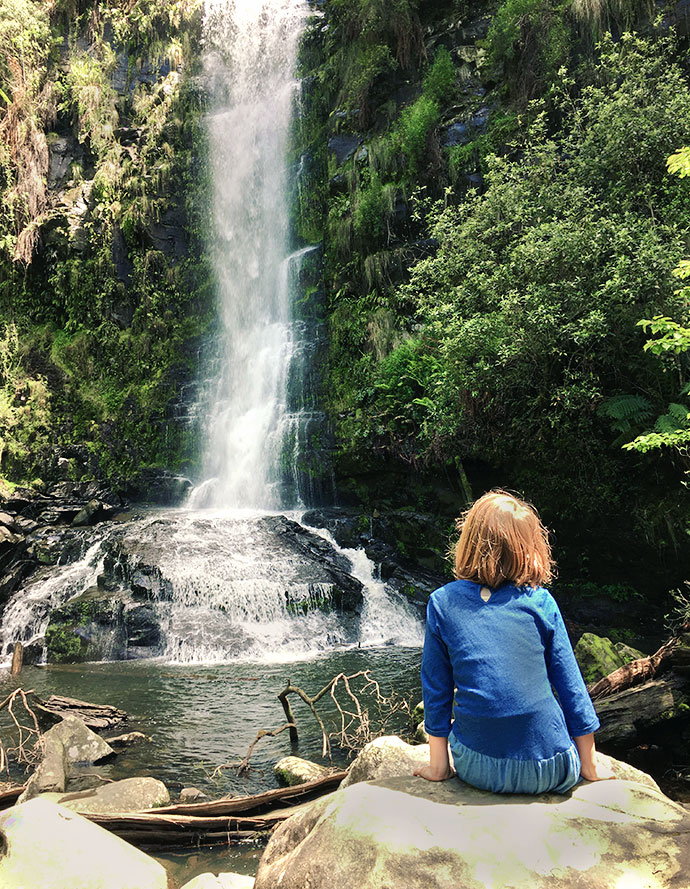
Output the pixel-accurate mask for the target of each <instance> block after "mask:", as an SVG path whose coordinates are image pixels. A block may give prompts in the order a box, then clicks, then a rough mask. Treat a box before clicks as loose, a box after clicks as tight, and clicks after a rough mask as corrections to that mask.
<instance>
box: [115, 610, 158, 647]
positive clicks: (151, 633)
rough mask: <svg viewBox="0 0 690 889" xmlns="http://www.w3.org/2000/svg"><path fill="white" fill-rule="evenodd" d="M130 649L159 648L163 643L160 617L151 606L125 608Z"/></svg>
mask: <svg viewBox="0 0 690 889" xmlns="http://www.w3.org/2000/svg"><path fill="white" fill-rule="evenodd" d="M124 617H125V631H126V634H127V647H128V648H132V647H134V648H138V649H141V648H157V647H158V646H159V645H160V642H161V627H160V623H159V618H158V615H157V614H156V612H155V610H154V609H153V608H152V607H151V606H150V605H142V604H140V603H136V602H135V603H133V604H131V605H129V606H127V607H126V608H125V615H124Z"/></svg>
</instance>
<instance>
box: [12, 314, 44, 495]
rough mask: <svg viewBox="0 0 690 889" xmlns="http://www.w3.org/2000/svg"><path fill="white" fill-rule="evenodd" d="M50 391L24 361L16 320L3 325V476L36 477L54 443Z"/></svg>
mask: <svg viewBox="0 0 690 889" xmlns="http://www.w3.org/2000/svg"><path fill="white" fill-rule="evenodd" d="M50 421H51V410H50V393H49V390H48V386H47V384H46V380H45V379H44V378H43V377H41V376H40V375H38V374H32V373H30V372H29V371H27V369H26V368H25V366H24V364H23V361H22V353H21V344H20V336H19V331H18V329H17V326H16V325H15V324H14V323H9V324H3V325H2V326H0V477H2V476H8V477H10V478H11V477H13V476H14V477H15V478H16V477H19V478H21V479H22V480H24V481H28V480H29V479H30V478H33V476H34V474H35V473H36V472H37V471H39V470H40V467H41V459H42V456H41V452H44V451H45V450H46V449H47V448H48V447H49V445H50V438H49V427H50Z"/></svg>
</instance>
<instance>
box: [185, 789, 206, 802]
mask: <svg viewBox="0 0 690 889" xmlns="http://www.w3.org/2000/svg"><path fill="white" fill-rule="evenodd" d="M206 798H207V797H206V794H205V793H203V792H202V791H201V790H199V788H198V787H184V788H183V789H182V790H181V791H180V802H181V803H196V802H198V801H199V800H204V799H206Z"/></svg>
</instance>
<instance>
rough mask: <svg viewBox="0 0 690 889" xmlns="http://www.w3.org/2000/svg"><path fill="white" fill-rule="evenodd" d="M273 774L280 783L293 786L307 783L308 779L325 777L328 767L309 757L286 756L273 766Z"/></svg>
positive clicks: (313, 779)
mask: <svg viewBox="0 0 690 889" xmlns="http://www.w3.org/2000/svg"><path fill="white" fill-rule="evenodd" d="M273 774H274V775H275V776H276V778H277V779H278V783H279V784H282V785H284V786H288V787H292V786H293V785H294V784H306V783H307V781H315V780H316V779H317V778H323V777H324V775H327V774H328V769H327V768H326V767H325V766H322V765H318V763H315V762H309V760H307V759H300V757H299V756H284V757H283V758H282V759H279V760H278V762H277V763H276V764H275V765H274V766H273Z"/></svg>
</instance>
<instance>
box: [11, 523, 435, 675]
mask: <svg viewBox="0 0 690 889" xmlns="http://www.w3.org/2000/svg"><path fill="white" fill-rule="evenodd" d="M299 518H300V516H299V514H292V515H291V516H290V517H286V516H284V515H280V514H273V515H270V514H267V513H262V512H255V511H248V510H244V511H239V510H237V511H230V512H229V511H223V512H217V511H216V512H214V511H211V510H204V511H201V512H192V511H189V510H177V511H171V512H154V513H152V514H150V515H148V516H145V517H138V518H136V517H135V518H133V519H131V520H130V521H128V522H126V523H122V524H116V525H110V526H108V525H102V526H100V527H99V529H98V530H97V533H96V534H95V535H93V531H91V532H89V533H90V534H91V535H93V538H92V542H91V544H90V545H89V546H88V548H87V549H86V550H85V552H84V554H83V556H82V558H80V559H79V560H78V561H76V562H74V563H72V564H70V565H55V566H52V567H49V568H45V569H43V570H42V571H41V572H39V573H38V574H37V575H35V576H34V577H33V578H32V579H31V581H30V582H29V583H28V584H27V585H26V586H25V588H24V589H23V590H21V591H19V592H18V593H17V594H15V596H14V597H13V598H12V599H11V600H10V602H9V603H8V605H7V607H6V609H5V612H4V615H3V620H2V624H1V625H0V652H2V655H3V656H4V659H5V661H8V659H9V658H10V656H11V652H12V648H13V646H14V643H15V642H16V641H21V642H22V643H23V644H24V645H25V646H28V645H31V644H39V645H41V644H42V643H43V638H44V636H45V633H46V629H47V627H48V624H49V620H50V615H51V612H53V611H55V610H56V609H60V608H61V607H62V606H64V605H65V604H67V603H72V602H89V601H91V600H93V599H94V598H96V599H99V598H100V599H104V600H107V601H111V600H112V601H115V602H118V601H120V600H121V601H123V602H124V614H125V617H124V618H120V619H118V620H120V623H121V621H122V619H124V620H126V613H127V610H128V609H129V610H131V609H136V607H137V601H136V599H137V596H141V590H142V589H144V588H145V590H146V595H145V599H146V603H147V607H150V608H151V609H153V611H154V612H155V616H156V621H157V623H158V624H159V625H160V630H161V645H160V648H159V650H158V651H157V654H159V655H162V656H163V658H164V660H165V661H166V662H168V663H187V664H195V663H196V664H202V663H203V664H210V663H219V664H220V663H232V662H235V661H251V662H255V663H256V662H261V663H272V662H281V663H283V662H287V661H296V660H300V661H304V660H308V659H310V658H312V657H314V656H317V655H320V654H323V653H325V652H330V651H334V650H347V649H349V648H359V647H376V646H381V645H385V644H393V643H394V644H397V645H402V646H411V647H416V646H419V645H420V644H421V642H422V635H423V634H422V625H421V621H420V620H419V618H418V616H417V615H416V614H415V613H414V612H413V611H412V609H411V608H410V606H408V605H407V603H406V602H404V601H403V600H402V599H400V598H399V597H395V596H392V595H390V594H389V593H388V592H387V591H386V589H385V585H384V584H383V583H382V582H381V581H379V580H377V579H376V578H375V570H374V569H375V566H374V564H373V563H372V562H371V561H370V560H369V559H368V558H367V556H366V554H365V553H364V552H363V551H362V550H352V549H342V548H341V547H339V546H338V545H337V544H336V543H335V541H334V540H333V538H332V537H331V536H330V534H329V533H328V532H327V531H321V530H317V529H308V528H306V529H305V527H304V526H302V525H300V524H299V523H298V522H297V521H296V520H298V519H299ZM299 529H301V531H300V530H299ZM286 531H287V532H289V533H293V532H294V533H302V532H305V533H306V534H307V535H309V536H308V537H307V544H308V546H311V547H312V548H313V540H314V539H316V540H318V539H319V538H322V539H324V540H326V541H327V544H328V546H327V549H326V555H327V556H328V554H329V553H330V554H331V555H332V558H333V560H334V561H335V562H337V563H338V564H339V565H342V566H344V568H345V569H346V570H348V573H349V574H350V575H351V576H352V577H353V578H355V580H356V581H359V582H360V583H361V585H362V596H361V605H358V606H356V607H354V608H348V609H346V610H345V611H343V610H342V609H340V608H339V607H338V602H337V601H336V600H335V598H334V597H335V596H336V595H339V594H340V591H338V592H337V593H336V588H335V587H334V585H333V579H332V576H331V575H330V574H329V573H328V570H327V568H324V567H322V566H321V565H320V564H319V561H318V559H317V560H313V559H309V558H306V557H304V556H301V555H300V553H299V552H296V551H295V549H294V548H293V547H292V546H291V545H289V544H286V543H285V541H284V535H285V532H286ZM312 534H313V537H312V536H311V535H312ZM106 565H107V567H105V566H106ZM104 570H105V571H106V573H107V572H109V574H108V575H107V576H108V579H107V581H106V583H105V585H106V586H108V590H103V588H102V587H103V583H104V582H103V577H104ZM113 578H115V579H119V583H118V584H117V586H118V587H119V588H113V587H114V586H115V584H114V582H113ZM137 590H138V591H139V593H138V594H137V593H136V591H137ZM133 592H134V597H133V595H132V594H133ZM97 624H98V622H97V621H96V630H94V622H93V621H91V622H89V623H88V627H86V626H85V627H84V630H83V632H88V633H89V634H93V633H94V632H97V633H99V634H100V636H101V639H100V640H98V641H102V646H103V647H102V651H103V657H104V659H108V658H109V657H114V658H116V659H119V658H122V657H125V658H127V657H136V656H139V655H140V652H137V651H127V649H126V647H125V648H124V649H123V648H122V646H121V645H120V647H119V648H118V647H117V645H116V640H117V638H118V634H119V633H120V629H119V625H118V621H117V620H116V621H114V623H113V624H112V625H110V626H104V627H103V628H99V627H98V626H97ZM108 634H110V635H108ZM90 641H91V642H93V641H94V640H93V639H91V640H90Z"/></svg>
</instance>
